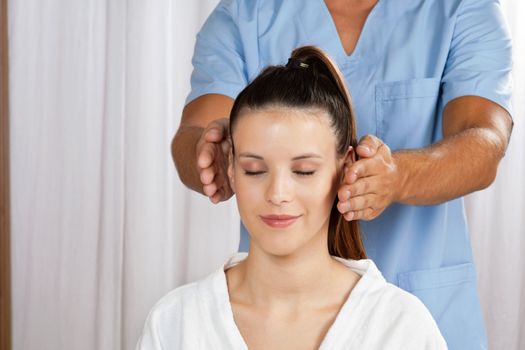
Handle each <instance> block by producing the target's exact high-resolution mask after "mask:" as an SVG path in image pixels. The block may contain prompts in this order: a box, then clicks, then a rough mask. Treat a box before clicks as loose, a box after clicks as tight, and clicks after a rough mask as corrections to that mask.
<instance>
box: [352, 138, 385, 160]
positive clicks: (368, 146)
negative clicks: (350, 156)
mask: <svg viewBox="0 0 525 350" xmlns="http://www.w3.org/2000/svg"><path fill="white" fill-rule="evenodd" d="M381 144H383V141H381V140H380V139H379V138H377V137H376V136H374V135H365V136H363V137H362V138H361V140H359V144H358V145H357V148H356V152H357V154H358V155H359V156H360V157H363V158H369V157H372V156H374V155H375V154H376V153H377V150H378V149H379V147H381Z"/></svg>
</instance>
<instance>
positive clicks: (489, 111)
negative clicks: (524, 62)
mask: <svg viewBox="0 0 525 350" xmlns="http://www.w3.org/2000/svg"><path fill="white" fill-rule="evenodd" d="M511 130H512V119H511V117H510V115H509V113H508V112H507V111H506V110H505V109H504V108H502V107H500V106H499V105H498V104H496V103H494V102H491V101H489V100H487V99H484V98H481V97H477V96H464V97H459V98H457V99H454V100H452V101H451V102H450V103H448V104H447V106H446V107H445V110H444V112H443V140H441V141H439V142H437V143H435V144H432V145H430V146H428V147H426V148H422V149H416V150H400V151H397V152H393V153H392V152H391V151H390V149H389V148H388V146H387V145H385V144H384V143H383V142H382V141H381V140H379V139H378V138H376V137H373V136H366V137H365V138H364V139H363V140H361V141H360V143H359V146H358V147H357V150H356V151H357V153H358V154H359V155H360V156H361V157H363V159H362V160H361V161H358V162H356V163H354V164H353V165H352V166H351V167H349V169H348V171H347V177H346V182H347V183H349V185H345V186H342V187H341V189H340V190H339V192H338V197H339V200H340V201H341V202H340V203H339V204H338V208H339V210H340V211H341V212H342V213H344V214H345V218H346V219H347V220H356V219H365V220H371V219H373V218H375V217H377V216H378V215H379V214H381V212H383V210H384V209H385V208H386V207H387V206H388V205H390V204H391V203H393V202H399V203H404V204H412V205H432V204H438V203H442V202H445V201H448V200H451V199H454V198H457V197H460V196H463V195H466V194H468V193H471V192H474V191H477V190H481V189H483V188H486V187H487V186H489V185H490V184H491V183H492V182H493V181H494V178H495V177H496V170H497V167H498V164H499V161H500V160H501V159H502V158H503V156H504V154H505V150H506V148H507V145H508V141H509V138H510V134H511ZM349 198H350V200H349V201H348V199H349Z"/></svg>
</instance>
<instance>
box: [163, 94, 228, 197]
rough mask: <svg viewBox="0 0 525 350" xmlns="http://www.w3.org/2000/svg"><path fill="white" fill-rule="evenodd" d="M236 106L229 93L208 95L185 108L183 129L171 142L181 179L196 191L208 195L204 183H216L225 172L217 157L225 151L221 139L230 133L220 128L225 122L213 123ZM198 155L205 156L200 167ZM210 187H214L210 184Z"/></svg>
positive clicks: (224, 116) (225, 116) (226, 116)
mask: <svg viewBox="0 0 525 350" xmlns="http://www.w3.org/2000/svg"><path fill="white" fill-rule="evenodd" d="M232 106H233V100H232V99H231V98H230V97H228V96H225V95H219V94H207V95H203V96H201V97H198V98H196V99H195V100H193V101H192V102H190V103H188V104H187V105H186V107H184V110H183V112H182V118H181V123H180V126H179V129H178V131H177V133H176V134H175V137H174V138H173V141H172V143H171V152H172V156H173V160H174V162H175V166H176V168H177V172H178V174H179V177H180V179H181V181H182V182H183V183H184V184H185V185H186V186H187V187H189V188H190V189H192V190H194V191H197V192H199V193H202V194H205V191H204V188H203V182H204V183H205V184H206V185H210V184H214V181H213V180H214V179H216V178H218V177H222V176H223V175H225V174H219V173H218V171H219V172H220V169H221V167H218V166H217V164H215V163H214V161H213V160H214V159H215V158H216V156H217V153H222V152H221V149H220V141H221V140H223V138H224V137H226V136H227V134H225V133H224V130H221V127H220V126H221V125H224V123H222V124H220V123H212V122H213V121H217V120H220V119H223V121H224V118H229V115H230V111H231V108H232ZM205 130H206V132H205ZM198 156H200V157H201V159H199V161H200V162H201V163H200V165H201V166H200V167H199V166H198V164H197V157H198ZM219 156H220V155H219ZM226 156H227V155H226ZM202 180H204V181H202ZM226 180H227V176H226ZM216 186H217V185H216ZM217 187H218V186H217ZM208 190H211V189H210V188H209V187H208ZM214 192H215V191H214ZM208 193H209V192H208Z"/></svg>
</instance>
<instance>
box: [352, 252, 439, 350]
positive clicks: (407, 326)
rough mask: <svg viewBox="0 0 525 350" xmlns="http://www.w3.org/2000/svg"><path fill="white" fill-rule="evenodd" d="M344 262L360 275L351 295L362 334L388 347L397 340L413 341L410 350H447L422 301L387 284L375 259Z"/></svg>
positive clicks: (435, 324)
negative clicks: (413, 349)
mask: <svg viewBox="0 0 525 350" xmlns="http://www.w3.org/2000/svg"><path fill="white" fill-rule="evenodd" d="M342 262H343V261H342ZM343 263H344V264H345V265H347V266H348V267H350V268H351V269H352V270H354V271H355V272H357V273H358V274H360V275H361V279H360V281H359V283H358V284H357V285H356V287H355V289H354V291H352V295H353V296H354V297H355V298H356V300H354V302H355V304H354V305H356V307H357V309H358V311H356V312H358V313H359V318H360V320H359V321H360V325H361V326H360V327H362V328H361V332H362V333H363V334H368V332H372V333H374V334H375V336H374V337H375V338H374V339H376V340H377V341H379V343H381V342H385V344H392V342H394V343H395V342H396V339H397V340H401V341H402V342H403V343H405V342H406V341H407V339H410V341H411V342H413V343H414V344H411V346H409V347H406V348H407V349H412V348H418V347H419V346H424V348H425V349H426V348H429V349H433V348H436V349H446V343H445V341H444V339H443V337H442V335H441V332H440V331H439V328H438V326H437V323H436V321H435V320H434V318H433V317H432V315H431V313H430V311H429V310H428V309H427V307H426V306H425V305H424V304H423V302H422V301H421V300H419V299H418V298H417V297H416V296H415V295H413V294H410V293H409V292H407V291H405V290H403V289H401V288H399V287H397V286H396V285H394V284H392V283H389V282H387V281H386V280H385V279H384V277H383V275H382V274H381V272H380V271H379V269H378V268H377V267H376V265H375V264H374V262H373V261H372V260H369V259H362V260H346V261H344V262H343ZM352 295H351V296H352ZM357 309H356V310H357ZM422 344H424V345H422ZM427 344H430V345H428V346H427Z"/></svg>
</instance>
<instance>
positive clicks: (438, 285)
mask: <svg viewBox="0 0 525 350" xmlns="http://www.w3.org/2000/svg"><path fill="white" fill-rule="evenodd" d="M474 281H475V280H474V279H473V278H470V277H468V278H466V279H462V280H456V281H450V282H447V283H443V284H435V285H432V286H428V287H421V288H409V291H410V292H417V291H420V290H429V289H442V288H445V287H451V286H459V285H461V284H464V283H470V282H474ZM409 287H411V286H409Z"/></svg>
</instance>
